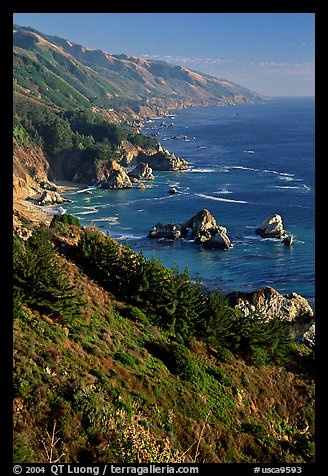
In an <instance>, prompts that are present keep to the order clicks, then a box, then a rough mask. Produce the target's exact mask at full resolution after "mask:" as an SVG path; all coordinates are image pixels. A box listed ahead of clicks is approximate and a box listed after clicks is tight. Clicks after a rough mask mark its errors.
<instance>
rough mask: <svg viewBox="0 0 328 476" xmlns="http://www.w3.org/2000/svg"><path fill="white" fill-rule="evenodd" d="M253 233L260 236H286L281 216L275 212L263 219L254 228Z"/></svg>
mask: <svg viewBox="0 0 328 476" xmlns="http://www.w3.org/2000/svg"><path fill="white" fill-rule="evenodd" d="M255 233H257V234H258V235H260V236H262V238H277V239H282V238H285V236H286V231H285V230H284V226H283V222H282V218H281V216H280V215H278V214H277V213H276V214H275V215H273V216H270V217H269V218H267V219H266V220H264V222H263V223H261V225H259V226H258V227H257V228H256V230H255Z"/></svg>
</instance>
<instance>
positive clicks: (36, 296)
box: [13, 227, 82, 320]
mask: <svg viewBox="0 0 328 476" xmlns="http://www.w3.org/2000/svg"><path fill="white" fill-rule="evenodd" d="M13 271H14V272H13V278H14V294H17V295H20V296H22V297H21V299H22V300H23V301H24V302H25V303H27V304H29V305H30V306H31V307H32V308H35V309H37V310H39V311H41V312H44V313H46V314H48V315H49V316H52V317H54V318H57V319H59V320H67V319H69V318H72V317H75V316H76V315H78V314H80V311H81V306H82V299H81V293H80V291H79V290H78V289H76V288H75V286H71V285H70V284H69V281H68V279H67V278H66V277H65V276H64V271H63V269H62V268H61V266H60V265H59V264H58V263H57V262H56V256H55V251H54V247H53V245H52V243H51V241H50V235H49V233H48V230H47V229H46V228H43V227H41V228H39V229H38V230H36V231H35V232H34V233H33V235H32V236H31V237H30V238H29V239H28V240H27V242H26V244H23V243H18V242H17V240H16V243H15V246H14V257H13Z"/></svg>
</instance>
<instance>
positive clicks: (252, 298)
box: [226, 286, 314, 323]
mask: <svg viewBox="0 0 328 476" xmlns="http://www.w3.org/2000/svg"><path fill="white" fill-rule="evenodd" d="M226 297H227V298H228V300H229V302H230V304H231V306H233V307H235V308H236V309H239V310H240V311H242V313H243V314H244V316H245V317H247V316H249V315H252V314H254V313H256V312H258V313H260V314H262V315H263V316H265V317H267V319H272V318H273V317H275V316H276V317H278V318H279V319H281V320H283V321H287V322H291V323H292V322H294V321H295V320H298V319H302V320H310V319H312V318H313V315H314V313H313V310H312V308H311V306H310V304H309V303H308V301H307V300H306V299H305V298H304V297H303V296H300V295H299V294H296V293H295V292H292V293H290V294H280V293H279V292H278V291H276V290H275V289H273V288H271V287H270V286H268V287H264V288H261V289H258V290H256V291H254V292H249V293H245V292H241V291H235V292H233V293H229V294H227V295H226Z"/></svg>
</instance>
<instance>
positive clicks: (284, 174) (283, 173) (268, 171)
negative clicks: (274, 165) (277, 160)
mask: <svg viewBox="0 0 328 476" xmlns="http://www.w3.org/2000/svg"><path fill="white" fill-rule="evenodd" d="M263 172H266V173H270V174H276V175H281V176H282V177H286V178H285V179H283V178H282V179H281V180H289V179H288V177H294V176H295V175H294V174H289V173H287V172H278V170H268V169H264V170H263ZM291 180H295V179H291Z"/></svg>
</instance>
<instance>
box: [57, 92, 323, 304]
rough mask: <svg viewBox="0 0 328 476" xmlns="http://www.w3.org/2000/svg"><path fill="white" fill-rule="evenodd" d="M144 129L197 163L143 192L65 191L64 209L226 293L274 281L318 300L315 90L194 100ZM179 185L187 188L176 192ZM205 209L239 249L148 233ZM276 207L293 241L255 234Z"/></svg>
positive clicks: (162, 176) (160, 176)
mask: <svg viewBox="0 0 328 476" xmlns="http://www.w3.org/2000/svg"><path fill="white" fill-rule="evenodd" d="M163 123H165V124H163ZM143 132H145V133H147V134H149V135H154V134H156V139H157V140H158V142H160V143H161V144H162V146H163V148H167V149H168V150H169V151H170V152H174V153H175V154H176V155H177V156H178V157H182V158H185V159H186V160H188V162H189V164H190V166H191V168H190V170H188V171H181V172H157V171H153V174H154V176H155V180H154V181H151V182H148V185H150V188H146V189H143V190H139V189H136V188H133V189H131V190H100V189H94V190H92V192H93V193H92V195H89V194H88V195H87V194H85V193H84V192H83V191H82V192H81V191H77V192H70V193H68V192H67V193H66V194H63V196H64V197H67V198H69V199H71V200H72V202H71V203H67V204H65V209H66V212H67V213H70V214H72V215H74V216H76V217H78V218H79V219H80V221H81V224H82V225H90V224H93V225H95V226H97V227H98V228H99V229H100V230H102V231H106V232H108V233H110V234H111V236H113V237H114V238H116V239H117V240H118V241H120V242H121V243H123V244H128V245H129V246H130V247H131V248H132V249H133V250H135V251H137V252H141V251H142V252H143V253H144V255H145V256H146V257H148V258H150V257H151V256H152V254H153V253H154V255H155V256H156V257H157V258H159V259H160V260H161V262H162V263H163V265H165V266H167V267H170V268H172V267H173V266H175V265H177V266H178V268H179V270H180V271H184V270H185V268H186V267H187V268H188V271H189V275H190V278H191V279H194V278H196V276H198V277H199V278H200V279H201V280H202V282H203V284H204V286H205V287H207V288H210V289H214V288H219V289H220V290H221V291H222V292H223V293H227V292H232V291H236V290H240V291H253V290H255V289H258V288H260V287H263V286H272V287H273V288H275V289H276V290H277V291H278V292H280V293H282V294H287V293H290V292H292V291H294V292H296V293H298V294H301V295H302V296H304V297H305V298H307V299H308V300H309V302H310V304H311V305H312V306H313V307H314V303H315V246H314V242H315V202H314V195H315V181H314V175H315V161H314V98H285V97H284V98H273V99H269V100H267V101H265V102H263V103H261V104H252V105H250V104H243V105H235V106H223V107H209V108H188V109H183V110H178V111H175V114H174V115H173V116H172V117H159V118H154V119H152V120H151V121H147V122H145V124H144V129H143ZM171 187H176V188H177V189H178V191H179V192H180V193H178V194H175V195H171V194H170V193H169V190H170V188H171ZM204 208H206V209H208V210H209V211H210V213H211V214H212V215H213V216H214V217H215V219H216V221H217V224H218V225H222V226H225V227H226V228H227V234H228V237H229V238H230V240H231V242H232V244H233V247H232V248H231V249H229V250H218V249H204V248H202V247H201V246H199V245H197V244H195V243H194V242H193V241H192V240H191V239H190V237H188V236H187V237H186V238H185V239H184V240H181V241H167V240H154V239H149V238H147V235H148V233H149V230H150V228H151V227H152V226H154V225H155V224H156V223H158V222H160V223H181V222H184V221H186V220H187V219H189V218H191V217H192V216H193V215H195V214H196V213H197V212H198V211H200V210H202V209H204ZM275 213H278V214H279V215H281V216H282V219H283V224H284V228H285V229H286V231H287V233H288V234H290V235H292V236H293V237H294V243H293V245H292V246H286V245H284V244H282V242H281V241H279V240H274V239H263V238H261V237H259V236H258V235H256V234H255V229H256V227H257V226H258V225H260V224H261V223H262V222H263V221H264V220H265V219H266V218H267V217H269V216H270V215H272V214H275Z"/></svg>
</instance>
